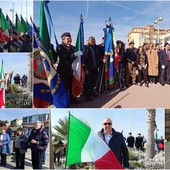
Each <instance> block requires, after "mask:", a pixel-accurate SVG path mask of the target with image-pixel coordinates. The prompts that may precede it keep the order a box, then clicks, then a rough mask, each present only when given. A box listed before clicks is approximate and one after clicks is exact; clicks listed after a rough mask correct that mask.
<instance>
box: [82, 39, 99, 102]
mask: <svg viewBox="0 0 170 170" xmlns="http://www.w3.org/2000/svg"><path fill="white" fill-rule="evenodd" d="M88 42H89V43H88V45H87V46H85V59H84V60H85V64H84V72H85V82H84V93H85V99H86V100H87V101H91V100H92V98H91V97H97V96H98V95H97V94H95V87H96V82H97V76H98V67H99V56H98V47H97V45H96V40H95V38H94V37H89V38H88Z"/></svg>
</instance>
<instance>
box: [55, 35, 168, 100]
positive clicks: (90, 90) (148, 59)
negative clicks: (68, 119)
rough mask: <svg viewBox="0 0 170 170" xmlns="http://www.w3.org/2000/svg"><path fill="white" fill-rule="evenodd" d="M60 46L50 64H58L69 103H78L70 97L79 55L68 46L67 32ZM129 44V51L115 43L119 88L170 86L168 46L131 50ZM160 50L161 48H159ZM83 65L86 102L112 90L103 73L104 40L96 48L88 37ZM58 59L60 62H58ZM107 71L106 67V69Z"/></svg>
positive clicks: (94, 42) (147, 46)
mask: <svg viewBox="0 0 170 170" xmlns="http://www.w3.org/2000/svg"><path fill="white" fill-rule="evenodd" d="M61 39H62V43H61V44H60V45H59V48H57V50H56V51H55V50H54V48H53V50H52V51H53V57H54V58H53V61H54V62H53V63H54V66H56V65H57V71H58V73H59V75H60V77H61V80H62V82H63V84H64V86H65V88H66V89H67V91H68V94H69V95H70V102H71V103H79V102H80V101H78V100H77V98H76V97H75V96H73V94H72V78H73V70H72V63H73V61H74V60H75V59H76V57H77V55H78V54H81V53H79V52H75V47H74V46H72V45H71V43H72V38H71V35H70V33H68V32H66V33H63V34H62V35H61ZM134 44H135V43H134V42H133V41H131V42H130V43H129V44H128V45H129V46H128V48H127V49H125V44H124V43H123V42H122V41H120V40H118V41H117V44H116V50H117V51H118V56H119V57H118V58H116V57H115V58H114V60H115V75H114V78H115V81H116V82H115V83H114V84H116V83H117V84H118V88H120V89H123V88H128V87H129V86H130V85H132V84H133V85H140V86H143V84H144V85H145V86H146V87H149V86H150V85H152V84H153V85H154V86H155V85H156V84H157V83H161V85H162V86H164V85H165V84H169V85H170V45H169V43H165V44H164V48H162V47H161V46H160V44H155V45H154V44H152V43H144V44H143V46H139V47H138V48H135V47H134ZM161 48H162V49H161ZM83 56H84V63H83V70H84V73H85V79H84V84H83V91H82V94H83V95H84V96H85V99H86V100H87V101H92V100H93V97H97V96H98V95H99V93H102V92H103V91H104V90H107V89H109V88H111V87H110V86H109V83H108V82H109V80H108V77H107V74H105V73H106V69H107V68H106V65H107V64H106V63H107V62H108V58H107V57H108V56H106V55H105V46H104V37H103V38H102V43H101V44H99V45H97V44H96V41H95V38H94V37H92V36H91V37H89V38H88V41H87V44H86V45H85V46H84V51H83ZM58 58H59V59H58ZM108 69H109V68H108Z"/></svg>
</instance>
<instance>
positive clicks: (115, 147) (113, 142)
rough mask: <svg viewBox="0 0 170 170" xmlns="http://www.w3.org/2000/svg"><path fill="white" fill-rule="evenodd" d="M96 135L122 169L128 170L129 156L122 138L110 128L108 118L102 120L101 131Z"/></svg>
mask: <svg viewBox="0 0 170 170" xmlns="http://www.w3.org/2000/svg"><path fill="white" fill-rule="evenodd" d="M98 134H99V136H100V137H101V138H102V139H103V141H104V142H105V143H106V144H107V145H108V146H109V148H110V149H111V150H112V151H113V152H114V154H115V156H116V158H117V160H118V161H119V162H120V164H121V165H123V167H124V168H129V166H130V165H129V155H128V149H127V147H126V144H125V140H124V137H123V135H122V134H121V133H119V132H116V131H115V130H114V129H113V128H112V120H111V119H110V118H105V119H104V120H103V127H102V130H101V131H100V132H99V133H98Z"/></svg>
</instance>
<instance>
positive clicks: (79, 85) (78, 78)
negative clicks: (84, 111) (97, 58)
mask: <svg viewBox="0 0 170 170" xmlns="http://www.w3.org/2000/svg"><path fill="white" fill-rule="evenodd" d="M77 51H82V52H83V51H84V28H83V18H82V14H81V17H80V27H79V30H78V34H77V40H76V46H75V52H77ZM72 70H73V79H72V94H73V96H74V97H78V96H80V95H81V93H82V90H83V80H84V78H83V77H84V72H83V56H82V55H79V56H78V57H77V58H76V59H75V60H74V61H73V63H72Z"/></svg>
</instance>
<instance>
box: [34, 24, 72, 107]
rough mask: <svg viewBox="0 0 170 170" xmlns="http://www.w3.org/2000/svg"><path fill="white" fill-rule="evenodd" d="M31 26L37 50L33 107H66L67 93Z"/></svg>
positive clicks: (37, 33) (36, 32)
mask: <svg viewBox="0 0 170 170" xmlns="http://www.w3.org/2000/svg"><path fill="white" fill-rule="evenodd" d="M32 24H33V30H34V39H35V41H36V44H37V45H38V49H39V50H38V51H34V107H38V108H46V107H49V106H50V105H53V106H54V107H56V108H65V107H68V103H69V96H68V93H67V91H66V89H65V87H64V85H63V84H62V82H61V80H60V77H59V75H58V74H57V72H56V70H55V69H54V67H53V65H52V63H51V61H50V59H49V57H48V55H47V51H46V49H45V47H44V45H43V43H42V40H41V38H40V35H39V32H38V30H37V28H36V26H35V24H34V23H33V22H32Z"/></svg>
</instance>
